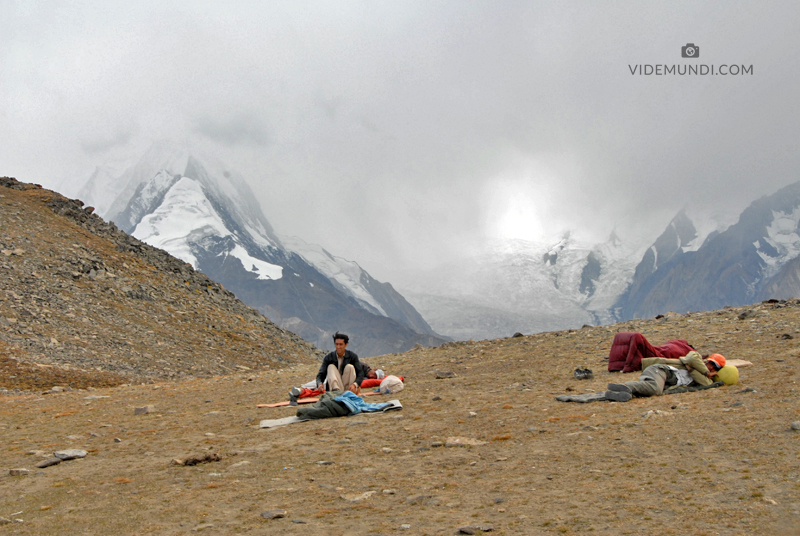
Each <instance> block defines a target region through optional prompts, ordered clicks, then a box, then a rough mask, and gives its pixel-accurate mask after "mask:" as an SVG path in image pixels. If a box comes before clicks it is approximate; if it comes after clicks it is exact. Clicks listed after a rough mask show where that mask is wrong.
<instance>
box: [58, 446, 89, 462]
mask: <svg viewBox="0 0 800 536" xmlns="http://www.w3.org/2000/svg"><path fill="white" fill-rule="evenodd" d="M87 454H88V452H86V451H85V450H80V449H66V450H57V451H55V452H54V453H53V456H55V457H56V458H58V459H60V460H64V461H67V460H74V459H75V458H85V457H86V455H87Z"/></svg>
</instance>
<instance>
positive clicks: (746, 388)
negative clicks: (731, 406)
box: [736, 387, 756, 395]
mask: <svg viewBox="0 0 800 536" xmlns="http://www.w3.org/2000/svg"><path fill="white" fill-rule="evenodd" d="M755 392H756V390H755V389H753V388H752V387H745V388H744V389H742V390H741V391H736V394H737V395H739V394H742V393H755Z"/></svg>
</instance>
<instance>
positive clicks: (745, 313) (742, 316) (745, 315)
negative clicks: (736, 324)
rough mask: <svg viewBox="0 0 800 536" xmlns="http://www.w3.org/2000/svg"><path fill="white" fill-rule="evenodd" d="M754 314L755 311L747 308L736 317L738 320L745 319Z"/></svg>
mask: <svg viewBox="0 0 800 536" xmlns="http://www.w3.org/2000/svg"><path fill="white" fill-rule="evenodd" d="M755 315H756V312H755V311H753V310H752V309H748V310H746V311H743V312H741V313H739V316H738V317H737V318H738V319H739V320H747V319H748V318H750V317H751V316H755Z"/></svg>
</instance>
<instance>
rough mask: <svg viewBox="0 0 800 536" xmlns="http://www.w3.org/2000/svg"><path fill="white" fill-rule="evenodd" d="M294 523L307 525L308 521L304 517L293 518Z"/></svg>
mask: <svg viewBox="0 0 800 536" xmlns="http://www.w3.org/2000/svg"><path fill="white" fill-rule="evenodd" d="M292 523H299V524H301V525H305V524H306V523H308V521H306V520H304V519H292Z"/></svg>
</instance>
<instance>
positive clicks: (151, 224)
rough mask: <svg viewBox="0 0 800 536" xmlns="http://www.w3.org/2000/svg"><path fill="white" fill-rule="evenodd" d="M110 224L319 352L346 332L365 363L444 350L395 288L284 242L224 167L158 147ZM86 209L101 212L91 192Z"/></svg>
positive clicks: (133, 176) (127, 179) (128, 175)
mask: <svg viewBox="0 0 800 536" xmlns="http://www.w3.org/2000/svg"><path fill="white" fill-rule="evenodd" d="M120 181H121V183H122V184H123V185H124V187H122V188H121V190H120V193H119V195H118V196H117V198H116V199H115V200H114V201H113V202H111V203H108V202H107V200H99V201H100V202H98V203H97V206H109V207H110V209H109V213H108V214H107V215H106V216H107V217H108V219H110V220H112V221H115V222H117V223H118V224H119V225H120V227H122V228H123V229H125V230H128V231H130V232H131V233H132V234H133V235H134V236H136V237H137V238H139V239H141V240H143V241H145V242H148V243H150V244H153V245H155V246H157V247H160V248H163V249H165V250H166V251H169V252H170V253H172V254H174V255H176V256H178V257H180V258H181V259H183V260H185V261H186V262H188V263H190V264H192V265H193V266H194V267H195V268H197V269H198V270H200V271H202V272H203V273H205V274H207V275H208V276H210V277H211V278H213V279H214V280H216V281H220V282H221V283H223V284H224V285H225V287H226V288H228V289H229V290H231V291H232V292H234V293H235V294H236V295H237V296H239V297H240V299H242V301H244V302H245V303H247V304H249V305H251V306H253V307H255V308H257V309H258V310H260V311H261V312H262V313H264V314H265V315H267V316H269V317H270V318H271V319H273V320H274V321H275V322H277V323H278V324H279V325H281V326H283V327H286V328H287V329H292V330H293V331H295V332H297V333H298V334H300V335H301V336H303V337H304V338H305V339H306V340H308V341H310V342H313V343H314V344H316V345H317V346H319V347H320V348H328V349H330V348H332V346H333V341H332V339H331V336H332V335H333V333H334V332H336V331H337V330H341V331H346V332H348V334H349V335H351V337H352V339H353V343H352V346H353V350H354V351H356V352H357V353H359V354H362V355H364V356H370V355H376V354H382V353H393V352H399V351H404V350H408V349H410V348H412V347H413V346H414V345H415V344H422V345H425V346H431V345H438V344H441V343H442V342H444V339H442V338H440V337H438V336H437V335H436V334H435V333H434V332H433V330H432V329H431V328H430V326H428V324H427V323H426V322H425V320H424V319H423V318H422V317H421V316H420V315H419V313H417V311H416V310H414V308H413V307H412V306H411V305H410V304H408V302H406V300H405V299H404V298H403V297H402V296H400V294H398V293H397V292H396V291H395V290H394V289H393V288H392V286H391V285H388V284H385V283H381V282H379V281H376V280H375V279H373V278H372V277H371V276H370V275H369V274H368V273H367V272H365V271H364V270H363V269H361V268H360V267H359V266H358V264H356V263H354V262H350V261H345V260H344V259H340V258H336V257H334V256H332V255H330V254H329V253H328V252H327V251H325V250H324V249H322V248H321V247H319V246H313V245H309V244H306V243H305V242H303V241H302V240H299V239H295V238H291V239H287V240H288V241H289V243H290V245H289V246H287V245H285V244H284V243H283V242H282V240H281V239H280V238H279V237H278V236H277V235H276V234H275V232H274V231H273V229H272V226H271V225H270V223H269V222H268V221H267V219H266V217H264V215H263V213H262V212H261V208H260V206H259V205H258V203H257V201H255V196H254V195H253V192H252V191H251V190H250V188H249V187H248V185H247V183H246V182H245V181H244V179H243V178H242V177H241V176H240V175H238V174H236V173H235V172H233V171H230V170H229V169H228V168H226V167H225V166H224V165H223V164H221V163H218V162H215V161H214V160H211V159H207V158H203V159H202V160H201V159H200V158H198V157H196V156H194V155H191V154H189V153H187V152H186V151H183V150H181V149H174V148H173V149H170V148H168V147H167V148H165V147H164V146H162V145H154V146H153V147H151V149H150V150H149V151H148V153H147V154H145V155H144V156H143V158H142V159H141V160H140V161H139V162H138V163H137V164H136V165H134V166H132V167H131V168H129V170H127V171H126V172H125V173H123V175H122V176H121V178H120ZM82 195H86V196H87V202H89V203H92V204H95V200H94V198H93V195H94V194H93V192H92V191H85V192H84V193H83V194H82Z"/></svg>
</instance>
